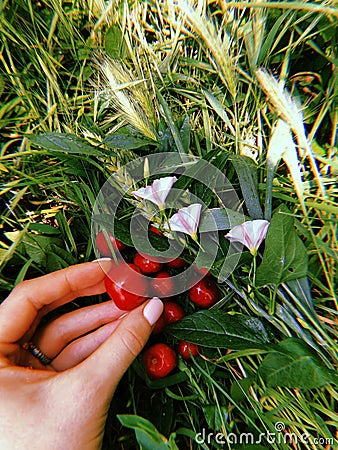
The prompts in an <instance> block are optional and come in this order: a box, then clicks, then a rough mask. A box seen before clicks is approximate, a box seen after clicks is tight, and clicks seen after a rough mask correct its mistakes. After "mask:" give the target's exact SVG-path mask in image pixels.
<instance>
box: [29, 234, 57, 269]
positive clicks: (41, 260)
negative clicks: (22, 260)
mask: <svg viewBox="0 0 338 450" xmlns="http://www.w3.org/2000/svg"><path fill="white" fill-rule="evenodd" d="M22 242H23V244H24V247H25V250H26V253H27V255H28V256H29V257H30V258H31V259H32V260H33V261H34V262H35V263H37V264H40V265H42V266H45V265H46V254H47V251H48V249H49V248H50V246H51V245H52V244H55V245H56V246H61V244H62V241H61V240H60V239H57V238H55V237H49V236H42V235H40V234H31V233H26V234H25V236H24V238H23V240H22Z"/></svg>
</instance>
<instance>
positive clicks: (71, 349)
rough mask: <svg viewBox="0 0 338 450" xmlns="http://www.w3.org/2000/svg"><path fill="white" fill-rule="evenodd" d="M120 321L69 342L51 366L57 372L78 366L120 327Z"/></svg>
mask: <svg viewBox="0 0 338 450" xmlns="http://www.w3.org/2000/svg"><path fill="white" fill-rule="evenodd" d="M118 325H119V322H118V321H115V322H111V323H108V324H107V325H104V326H102V327H101V328H99V329H98V330H96V331H93V332H92V333H90V334H87V335H86V336H82V337H81V338H79V339H76V340H75V341H73V342H72V343H71V344H69V345H68V346H67V347H66V348H65V349H64V350H62V351H61V353H60V354H59V355H58V356H57V357H56V358H55V359H53V361H52V363H51V366H52V368H53V369H54V370H56V371H57V372H62V371H63V370H67V369H70V368H71V367H74V366H76V365H77V364H79V363H80V362H82V361H83V360H84V359H86V358H87V357H88V356H89V355H91V354H92V353H93V352H94V351H95V350H96V349H97V348H98V347H99V346H100V345H101V344H102V343H103V342H104V341H105V340H106V339H107V338H108V337H109V336H110V335H111V334H112V333H113V332H114V330H115V329H116V328H117V327H118Z"/></svg>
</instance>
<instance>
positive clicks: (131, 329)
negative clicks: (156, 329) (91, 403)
mask: <svg viewBox="0 0 338 450" xmlns="http://www.w3.org/2000/svg"><path fill="white" fill-rule="evenodd" d="M162 311H163V303H162V302H161V300H160V299H158V298H156V297H155V298H154V299H152V300H150V301H149V302H147V303H146V304H143V305H141V306H139V307H138V308H136V309H134V310H132V311H130V312H129V313H128V314H127V315H126V316H125V317H123V319H121V321H120V323H119V326H118V327H117V328H116V330H115V332H114V333H113V334H112V335H111V336H110V337H109V338H108V339H107V340H106V341H105V342H104V343H103V344H102V345H101V346H100V347H99V348H98V349H97V350H96V351H95V352H93V353H92V354H91V355H90V356H89V357H88V358H87V359H86V360H84V361H83V362H82V363H81V364H79V365H78V366H76V367H74V368H73V369H72V371H71V373H70V372H68V373H67V376H69V377H73V379H74V382H77V384H78V386H79V389H83V386H86V390H87V392H88V394H89V390H90V389H91V390H93V391H94V392H95V395H96V396H97V397H100V398H101V400H102V401H105V402H109V401H110V398H111V396H112V395H113V393H114V391H115V389H116V386H117V384H118V382H119V381H120V379H121V377H122V375H123V374H124V373H125V371H126V370H127V369H128V367H129V366H130V364H131V363H132V362H133V360H134V359H135V358H136V356H137V355H138V354H139V353H140V352H141V350H142V349H143V347H144V345H145V344H146V342H147V340H148V338H149V336H150V333H151V331H152V327H153V325H154V324H155V322H156V321H157V320H158V318H159V317H160V315H161V314H162ZM64 374H66V372H65V373H64Z"/></svg>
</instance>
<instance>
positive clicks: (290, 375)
mask: <svg viewBox="0 0 338 450" xmlns="http://www.w3.org/2000/svg"><path fill="white" fill-rule="evenodd" d="M276 348H277V351H276V352H273V353H271V354H269V355H268V356H266V357H265V358H264V360H263V362H262V364H261V365H260V367H259V370H258V373H259V375H260V376H261V377H262V378H263V380H264V381H265V382H266V384H267V385H268V387H277V386H281V387H289V388H300V389H314V388H317V387H320V386H323V385H324V384H327V383H335V384H337V383H338V375H337V373H335V372H334V371H333V370H330V369H328V368H327V367H326V366H324V364H323V363H322V362H321V360H320V359H319V358H318V357H317V356H316V355H315V353H314V352H313V351H312V350H311V348H310V347H309V346H308V345H307V344H306V343H305V342H304V341H302V340H300V339H296V338H288V339H285V340H284V341H282V342H280V343H279V344H278V346H277V347H276Z"/></svg>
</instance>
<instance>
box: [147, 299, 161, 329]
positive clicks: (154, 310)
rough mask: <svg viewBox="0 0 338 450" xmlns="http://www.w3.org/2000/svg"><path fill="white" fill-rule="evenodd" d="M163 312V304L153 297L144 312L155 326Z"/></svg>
mask: <svg viewBox="0 0 338 450" xmlns="http://www.w3.org/2000/svg"><path fill="white" fill-rule="evenodd" d="M162 312H163V303H162V301H161V300H160V299H159V298H158V297H153V298H152V299H151V300H150V301H149V303H147V305H146V306H145V308H144V310H143V315H144V317H145V319H146V320H147V321H148V322H149V323H150V325H151V326H153V325H154V324H155V323H156V322H157V320H158V319H159V317H160V315H161V314H162Z"/></svg>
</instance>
